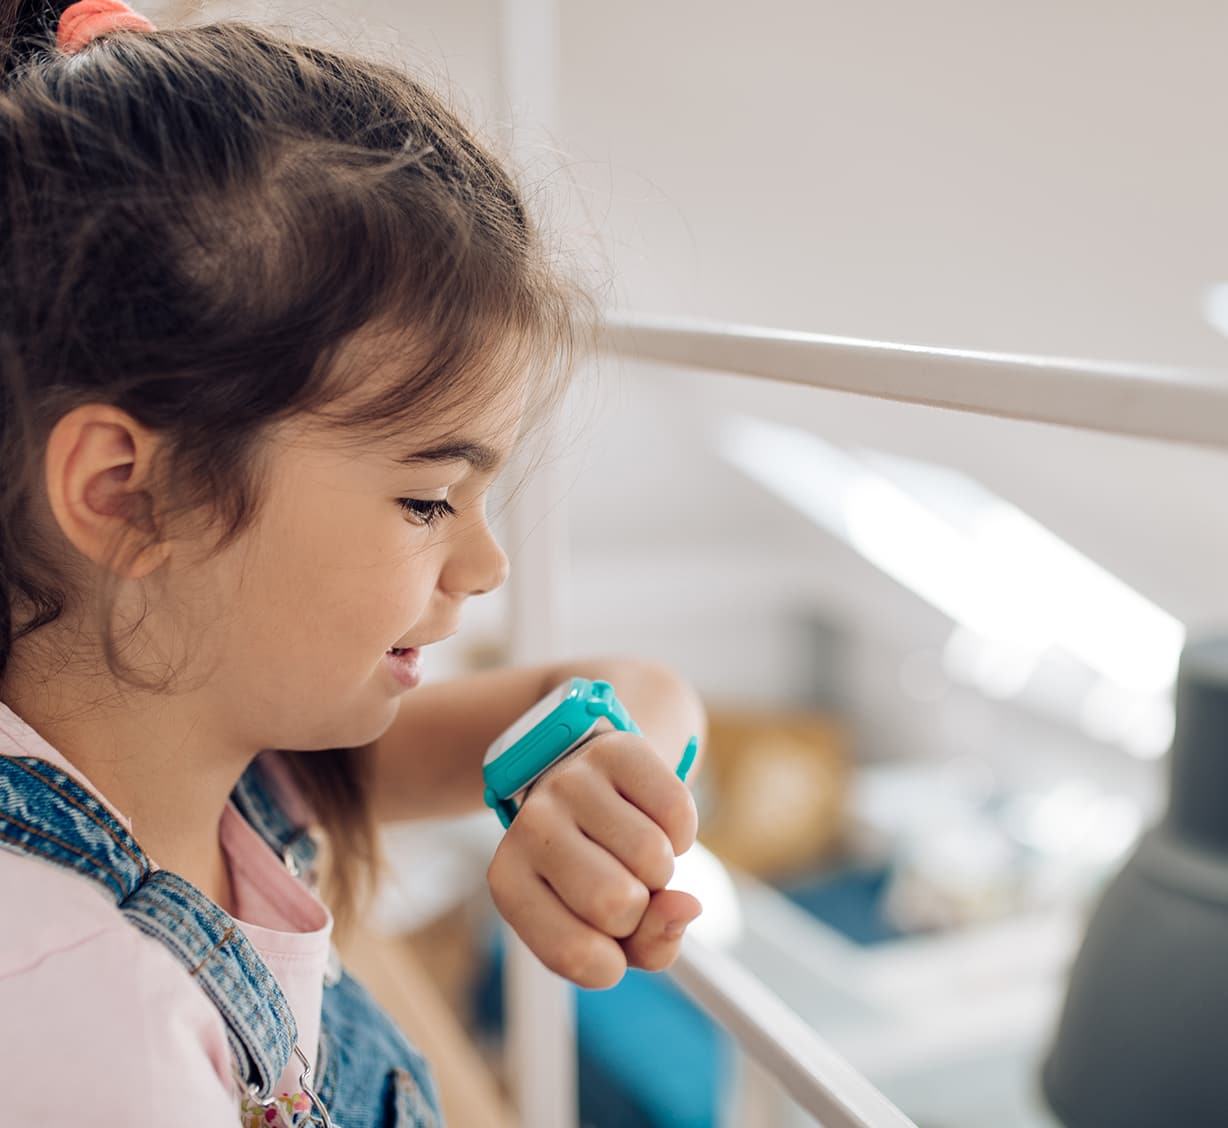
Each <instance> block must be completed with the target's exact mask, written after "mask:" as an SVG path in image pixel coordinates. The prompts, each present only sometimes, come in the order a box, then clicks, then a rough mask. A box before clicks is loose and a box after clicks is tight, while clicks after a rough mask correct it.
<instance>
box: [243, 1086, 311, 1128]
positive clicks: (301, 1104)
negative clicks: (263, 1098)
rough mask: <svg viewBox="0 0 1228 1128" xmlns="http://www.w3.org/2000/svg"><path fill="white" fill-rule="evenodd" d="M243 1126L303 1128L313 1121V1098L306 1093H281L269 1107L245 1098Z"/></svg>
mask: <svg viewBox="0 0 1228 1128" xmlns="http://www.w3.org/2000/svg"><path fill="white" fill-rule="evenodd" d="M242 1117H243V1118H242V1121H241V1123H242V1125H243V1128H302V1126H305V1125H309V1124H311V1123H312V1119H311V1098H310V1097H308V1096H307V1094H306V1093H294V1094H290V1093H279V1094H278V1095H277V1097H276V1098H274V1100H273V1102H272V1104H270V1105H269V1106H268V1107H267V1108H266V1107H265V1106H264V1105H261V1104H258V1103H257V1102H256V1101H254V1100H252V1099H251V1097H244V1098H243V1108H242Z"/></svg>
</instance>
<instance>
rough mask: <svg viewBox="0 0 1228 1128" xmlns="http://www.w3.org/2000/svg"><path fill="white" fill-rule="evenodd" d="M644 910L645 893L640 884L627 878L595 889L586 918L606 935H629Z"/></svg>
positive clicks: (646, 891) (646, 892)
mask: <svg viewBox="0 0 1228 1128" xmlns="http://www.w3.org/2000/svg"><path fill="white" fill-rule="evenodd" d="M647 907H648V890H647V889H646V888H645V886H644V884H643V883H642V882H640V881H636V880H635V879H634V878H630V877H629V878H627V879H626V880H625V881H611V882H607V883H603V884H602V885H601V886H599V887H597V888H595V889H594V890H593V893H592V897H591V900H590V904H589V906H588V909H589V912H588V913H586V914H585V916H586V917H588V919H589V921H590V923H591V924H593V925H594V927H596V928H600V929H601V930H602V931H603V932H605V933H606V934H607V935H609V936H630V935H631V933H632V932H634V931H635V928H636V926H637V925H638V924H639V922H640V918H641V917H643V915H644V910H645V909H646V908H647Z"/></svg>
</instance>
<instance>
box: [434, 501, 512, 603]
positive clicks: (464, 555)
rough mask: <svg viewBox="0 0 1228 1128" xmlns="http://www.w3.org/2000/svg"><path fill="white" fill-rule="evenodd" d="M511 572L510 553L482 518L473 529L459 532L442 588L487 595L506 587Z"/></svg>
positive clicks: (449, 591) (464, 594) (441, 579)
mask: <svg viewBox="0 0 1228 1128" xmlns="http://www.w3.org/2000/svg"><path fill="white" fill-rule="evenodd" d="M510 570H511V565H510V564H509V562H508V559H507V553H505V552H504V551H503V549H502V547H500V545H499V542H498V541H496V540H495V536H494V533H493V532H492V531H491V528H490V525H489V523H488V522H487V521H486V519H485V516H482V517H481V518H479V519H478V520H476V521H474V522H473V523H472V524H471V525H470V526H469V528H467V529H465V530H463V531H462V530H457V535H456V540H455V544H454V547H453V551H452V553H451V554H450V556H449V557H448V561H447V563H446V564H445V565H444V569H443V572H442V573H441V574H440V576H439V586H440V587H441V588H442V589H443V590H444V591H446V592H448V593H449V594H451V595H462V596H468V595H485V594H486V593H487V592H491V591H494V590H495V589H496V588H498V587H500V586H502V584H503V583H504V582H505V581H506V580H507V577H508V573H509V571H510Z"/></svg>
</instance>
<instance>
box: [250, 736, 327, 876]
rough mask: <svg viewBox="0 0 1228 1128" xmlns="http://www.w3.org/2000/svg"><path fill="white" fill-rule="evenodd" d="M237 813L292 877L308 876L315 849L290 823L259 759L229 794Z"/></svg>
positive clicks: (301, 830)
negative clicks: (287, 869) (270, 849)
mask: <svg viewBox="0 0 1228 1128" xmlns="http://www.w3.org/2000/svg"><path fill="white" fill-rule="evenodd" d="M230 797H231V799H233V800H234V804H235V806H236V807H237V808H238V809H239V813H240V814H241V815H242V816H243V817H244V818H245V819H246V820H247V821H248V822H249V823H250V824H251V825H252V826H253V827H254V828H255V830H256V833H257V834H259V835H260V837H261V838H263V839H264V840H265V842H267V843H268V844H269V846H270V847H271V848H272V850H273V852H274V853H275V854H276V855H277V856H278V857H279V858H281V860H282V861H283V862H285V863H286V865H287V866H288V867H289V869H290V872H291V873H292V874H293V875H294V876H295V877H306V876H308V875H309V874H311V871H312V867H313V866H314V864H315V860H316V853H317V846H316V843H315V839H313V838H312V837H311V835H310V834H309V833H308V832H307V828H306V827H301V826H296V825H295V824H294V823H293V822H291V821H290V819H289V817H288V816H287V815H286V813H285V811H284V810H283V809H282V807H281V805H280V804H279V803H278V802H277V800H276V788H275V785H274V784H273V782H272V781H271V780H270V779H269V775H268V772H266V771H265V770H264V766H263V765H262V764H261V762H260V760H259V758H257V759H255V760H253V761H252V762H251V764H250V765H248V768H247V770H246V771H245V772H244V773H243V775H242V776H240V777H239V782H238V783H237V784H236V785H235V788H234V790H233V791H232V792H231V793H230Z"/></svg>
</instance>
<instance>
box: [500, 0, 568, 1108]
mask: <svg viewBox="0 0 1228 1128" xmlns="http://www.w3.org/2000/svg"><path fill="white" fill-rule="evenodd" d="M499 16H500V19H499V58H500V65H501V70H502V80H503V90H504V93H505V95H506V97H507V102H508V109H509V112H508V123H509V128H510V130H511V136H510V138H509V140H510V141H511V143H512V145H511V147H512V149H513V152H514V153H515V154H516V155H517V157H518V158H520V161H519V163H520V164H521V165H522V166H523V165H525V164H527V163H528V161H527V160H525V159H524V158H526V157H527V156H528V154H527V153H526V152H525V150H524V146H523V142H522V141H521V137H522V134H518V132H517V130H516V123H517V122H518V121H523V122H524V123H525V124H526V125H529V126H531V127H532V128H533V129H545V130H552V129H554V128H555V125H556V118H557V110H558V69H559V42H558V41H559V10H558V0H502V3H501V4H500V7H499ZM561 502H562V491H561V488H560V483H559V473H558V470H557V467H556V466H555V465H554V464H553V463H552V462H551V461H550V460H549V459H547V460H545V462H544V464H543V465H542V466H540V467H539V468H538V469H536V470H535V471H534V472H533V474H532V477H531V478H530V479H529V480H528V483H527V485H526V487H525V489H524V491H523V493H522V494H521V497H520V499H519V503H518V504H517V505H516V506H515V508H514V510H513V512H512V514H511V518H512V519H511V530H512V531H511V543H510V544H509V546H508V547H509V552H508V555H509V557H510V558H511V560H512V575H511V579H510V581H509V582H510V587H511V597H512V647H511V649H512V656H513V659H514V661H515V662H516V663H517V664H525V663H529V662H543V661H549V660H550V659H553V658H557V657H558V656H559V654H560V653H561V652H562V649H563V647H564V646H565V645H566V634H567V631H566V627H565V624H564V616H565V614H566V609H567V605H568V603H567V601H568V596H567V592H566V565H567V557H566V553H567V544H566V535H565V524H564V517H563V512H562V505H561ZM504 937H505V940H506V948H505V951H506V953H507V955H506V960H505V962H504V984H505V988H504V1013H505V1016H506V1019H505V1024H504V1029H505V1034H506V1065H507V1075H508V1082H509V1085H510V1086H511V1089H512V1095H513V1099H514V1102H515V1104H516V1107H517V1110H518V1112H519V1115H520V1122H521V1124H522V1125H524V1126H525V1128H576V1124H577V1122H578V1120H579V1100H578V1095H577V1088H576V1035H575V1006H574V1001H573V997H572V993H571V985H570V984H569V983H566V982H565V981H564V980H562V979H560V978H559V977H558V976H556V975H554V974H552V973H551V972H549V971H547V970H546V969H545V968H544V967H543V966H542V965H541V964H540V963H539V962H538V960H537V959H536V957H535V956H533V954H532V953H531V952H529V950H528V949H527V948H526V947H525V946H524V945H523V944H522V943H521V942H520V940H519V939H518V938H517V937H516V936H515V934H514V933H513V932H512V931H511V929H509V928H506V927H505V928H504Z"/></svg>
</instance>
